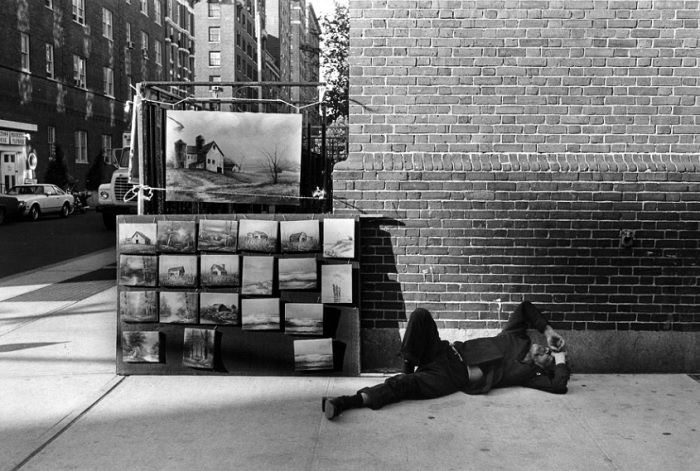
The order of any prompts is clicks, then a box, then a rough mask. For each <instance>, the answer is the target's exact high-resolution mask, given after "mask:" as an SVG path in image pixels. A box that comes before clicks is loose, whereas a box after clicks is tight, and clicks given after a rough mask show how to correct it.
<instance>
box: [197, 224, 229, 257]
mask: <svg viewBox="0 0 700 471" xmlns="http://www.w3.org/2000/svg"><path fill="white" fill-rule="evenodd" d="M197 248H198V249H199V250H200V251H203V252H236V251H237V250H238V221H232V220H229V219H202V220H201V221H199V235H198V237H197Z"/></svg>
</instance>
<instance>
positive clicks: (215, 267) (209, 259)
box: [199, 254, 241, 288]
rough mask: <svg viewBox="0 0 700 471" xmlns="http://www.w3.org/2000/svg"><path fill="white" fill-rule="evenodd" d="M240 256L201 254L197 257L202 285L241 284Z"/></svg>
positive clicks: (235, 285) (234, 285)
mask: <svg viewBox="0 0 700 471" xmlns="http://www.w3.org/2000/svg"><path fill="white" fill-rule="evenodd" d="M239 265H240V256H238V255H228V254H226V255H224V254H222V255H206V254H204V255H201V256H200V259H199V266H200V270H199V273H200V275H199V276H200V278H201V279H202V285H203V286H212V287H224V286H227V287H228V286H230V287H236V288H237V287H239V286H240V285H241V270H240V266H239Z"/></svg>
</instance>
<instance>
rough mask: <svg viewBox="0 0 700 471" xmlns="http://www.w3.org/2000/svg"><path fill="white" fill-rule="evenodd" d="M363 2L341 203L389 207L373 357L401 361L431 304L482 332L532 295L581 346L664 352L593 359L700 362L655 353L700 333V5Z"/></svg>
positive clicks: (374, 224)
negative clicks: (627, 235)
mask: <svg viewBox="0 0 700 471" xmlns="http://www.w3.org/2000/svg"><path fill="white" fill-rule="evenodd" d="M350 16H351V31H350V33H351V51H350V56H351V58H350V61H351V63H350V66H351V71H350V83H351V92H350V94H351V99H352V100H353V104H352V105H351V117H350V122H351V129H350V148H351V153H350V157H349V159H348V161H347V162H345V163H343V164H341V165H339V166H337V167H336V170H335V173H334V191H335V196H336V202H335V206H334V208H335V211H336V212H338V213H343V212H353V213H354V212H360V213H365V214H378V215H381V216H382V217H381V218H380V217H376V218H366V219H364V220H363V230H362V235H363V245H362V250H363V267H364V268H363V273H362V280H363V286H362V296H363V306H362V308H363V309H362V313H363V314H362V316H363V317H362V326H363V346H364V350H363V361H364V367H365V368H366V369H373V368H378V367H384V366H391V365H395V364H396V359H395V357H394V356H388V357H387V356H386V353H387V351H388V350H389V349H393V348H395V347H396V343H397V341H398V340H397V339H398V335H397V334H396V332H397V327H399V326H400V325H401V321H402V320H405V318H406V313H407V312H410V311H411V310H412V309H413V308H415V307H416V306H418V305H421V306H426V307H428V308H429V309H431V310H432V311H433V313H434V314H435V315H436V317H439V319H440V322H439V325H440V326H441V327H442V328H443V329H444V330H446V331H452V332H463V331H471V330H472V329H476V330H475V331H474V332H476V334H474V335H478V331H479V330H481V329H498V327H499V326H500V325H501V322H502V320H503V319H505V318H506V317H507V314H508V312H509V310H510V309H511V308H512V307H513V305H514V304H515V303H517V302H519V301H520V300H522V299H530V300H532V301H534V302H536V303H539V304H540V305H541V306H542V307H543V308H544V309H545V310H546V311H547V312H548V314H549V315H550V318H551V319H553V321H554V322H553V324H554V326H555V327H556V328H559V329H561V330H563V331H564V333H565V334H568V335H569V336H571V337H572V338H574V339H576V340H578V343H579V344H580V345H587V346H595V345H596V340H600V339H602V338H603V336H604V338H605V341H606V342H608V344H610V342H619V343H624V342H629V341H631V342H635V344H636V345H637V346H638V347H639V348H641V349H643V350H644V351H645V352H647V353H646V354H640V353H639V352H636V353H635V351H634V349H629V348H622V347H618V355H617V356H618V358H617V359H616V360H615V361H616V362H617V363H615V362H614V361H612V360H611V359H610V358H605V356H606V354H605V353H604V352H601V351H600V349H599V348H598V349H596V348H588V349H587V352H583V350H584V349H583V348H582V349H581V351H580V352H579V353H580V355H579V357H580V364H583V365H588V366H589V369H590V370H596V371H598V370H618V371H619V370H621V369H624V370H631V371H641V370H645V369H646V370H649V369H651V370H664V371H666V370H673V369H674V365H675V368H676V369H688V368H695V369H697V368H698V367H700V365H698V361H697V360H695V359H692V358H691V357H692V356H695V357H697V355H696V353H697V351H696V350H697V347H693V348H681V349H680V350H674V351H673V352H671V353H672V355H675V356H676V357H677V358H675V361H674V362H666V363H664V362H651V363H649V362H648V361H647V358H648V357H654V356H655V354H657V355H658V354H659V353H662V352H664V351H666V352H667V353H668V351H667V350H664V348H666V347H663V345H667V344H669V342H671V341H673V342H677V343H678V342H680V345H694V344H696V343H697V340H698V335H697V334H698V333H699V332H700V282H699V281H698V280H699V279H700V242H699V241H700V172H699V171H700V163H699V162H698V156H697V149H698V147H699V144H700V122H699V118H698V116H700V103H699V102H698V96H699V95H700V87H698V78H699V77H700V68H699V67H698V64H697V61H698V60H697V58H698V57H699V56H700V48H699V47H698V38H699V37H700V33H699V32H698V31H699V30H698V18H700V6H699V4H698V2H697V1H653V2H652V1H614V0H610V1H587V0H580V1H576V0H571V1H553V0H552V1H547V0H537V1H536V0H529V1H528V0H509V1H497V0H489V1H473V0H471V1H468V0H445V1H431V0H350ZM623 231H631V234H632V235H633V243H632V246H631V247H628V248H627V247H622V246H621V244H620V240H621V233H622V232H623ZM596 333H599V334H600V335H597V334H596ZM611 334H612V336H611ZM470 335H471V334H470ZM679 339H680V340H679ZM575 343H576V342H574V344H575ZM572 347H574V345H572ZM621 357H625V358H621ZM601 362H603V363H604V362H608V366H605V367H595V366H591V365H600V364H601ZM635 362H636V363H635ZM641 362H646V363H647V364H646V365H644V364H641ZM621 363H623V364H624V365H625V366H624V368H621V367H620V364H621ZM616 365H617V366H616ZM679 365H682V366H679Z"/></svg>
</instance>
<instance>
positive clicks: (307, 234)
mask: <svg viewBox="0 0 700 471" xmlns="http://www.w3.org/2000/svg"><path fill="white" fill-rule="evenodd" d="M319 226H320V223H319V221H317V220H302V221H281V222H280V247H281V250H282V252H320V250H321V236H320V229H319Z"/></svg>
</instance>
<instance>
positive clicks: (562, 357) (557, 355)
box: [552, 352, 566, 365]
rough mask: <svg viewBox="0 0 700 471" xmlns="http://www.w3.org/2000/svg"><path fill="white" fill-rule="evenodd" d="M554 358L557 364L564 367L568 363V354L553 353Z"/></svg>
mask: <svg viewBox="0 0 700 471" xmlns="http://www.w3.org/2000/svg"><path fill="white" fill-rule="evenodd" d="M552 356H553V357H554V363H555V364H557V365H563V364H564V363H566V352H552Z"/></svg>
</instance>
